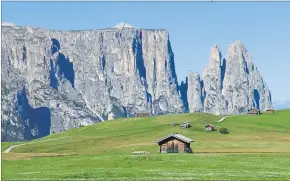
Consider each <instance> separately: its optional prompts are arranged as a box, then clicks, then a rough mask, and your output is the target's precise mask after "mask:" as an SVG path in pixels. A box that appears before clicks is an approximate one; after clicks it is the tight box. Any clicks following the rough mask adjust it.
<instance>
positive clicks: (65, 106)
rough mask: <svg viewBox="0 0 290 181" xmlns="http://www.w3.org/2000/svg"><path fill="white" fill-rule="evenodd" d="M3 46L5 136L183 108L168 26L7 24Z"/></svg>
mask: <svg viewBox="0 0 290 181" xmlns="http://www.w3.org/2000/svg"><path fill="white" fill-rule="evenodd" d="M1 51H2V56H1V62H2V67H1V69H2V80H1V81H2V90H1V91H2V96H1V99H2V110H1V114H2V120H1V122H2V140H23V139H28V140H29V139H33V138H38V137H41V136H43V135H47V134H50V133H53V132H60V131H63V130H68V129H71V128H75V127H79V126H81V125H89V124H92V123H95V122H99V121H103V120H108V119H115V118H119V117H130V116H133V115H134V114H135V113H137V112H148V113H149V114H151V115H158V114H167V113H182V112H184V106H183V103H182V100H181V99H180V97H179V93H178V83H177V76H176V73H175V65H174V54H173V52H172V49H171V44H170V41H169V34H168V32H167V31H166V30H145V29H139V28H135V27H131V26H127V25H126V26H125V25H122V26H116V27H114V28H109V29H103V30H86V31H54V30H48V29H39V28H32V27H19V26H2V50H1ZM41 129H45V131H44V132H43V131H42V130H41Z"/></svg>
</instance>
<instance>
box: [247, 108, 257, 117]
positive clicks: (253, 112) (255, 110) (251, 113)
mask: <svg viewBox="0 0 290 181" xmlns="http://www.w3.org/2000/svg"><path fill="white" fill-rule="evenodd" d="M248 115H254V116H256V115H260V110H259V109H255V108H254V109H250V110H249V111H248Z"/></svg>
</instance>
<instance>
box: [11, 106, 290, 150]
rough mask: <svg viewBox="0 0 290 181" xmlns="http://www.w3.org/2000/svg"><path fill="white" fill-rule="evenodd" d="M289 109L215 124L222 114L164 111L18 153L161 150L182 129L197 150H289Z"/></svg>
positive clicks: (72, 133) (83, 130) (73, 133)
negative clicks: (167, 138)
mask: <svg viewBox="0 0 290 181" xmlns="http://www.w3.org/2000/svg"><path fill="white" fill-rule="evenodd" d="M289 117H290V111H289V110H285V111H276V113H275V114H263V115H260V116H247V115H238V116H233V117H228V118H227V119H226V121H223V122H219V123H216V121H217V120H219V119H220V118H221V116H214V115H210V114H204V113H193V114H181V115H165V116H158V117H146V118H123V119H120V120H114V121H106V122H102V123H97V124H94V125H91V126H86V127H82V128H78V129H72V130H69V131H65V132H62V133H59V134H55V135H51V136H48V137H46V138H45V139H50V138H58V137H67V138H66V139H61V140H54V141H49V142H46V143H44V142H43V143H37V144H31V145H24V146H21V147H19V148H15V150H13V152H19V153H30V152H36V153H78V154H79V153H80V154H91V153H94V154H131V152H132V151H136V150H147V151H150V152H152V153H156V152H158V146H157V144H156V143H154V141H155V140H157V139H159V138H161V137H164V136H166V135H168V134H170V133H181V134H183V135H185V136H188V137H190V138H193V139H194V140H195V142H194V143H192V148H193V151H195V152H236V153H239V152H287V150H290V145H289V144H287V143H288V142H289V141H290V136H289V130H290V124H289V120H288V119H289ZM184 121H190V122H191V123H192V127H191V128H189V129H180V128H179V126H171V124H172V123H181V122H184ZM208 123H212V124H214V125H216V126H217V128H220V127H227V128H228V129H229V131H230V134H228V135H222V134H220V133H219V132H218V131H217V132H205V130H204V126H205V124H208Z"/></svg>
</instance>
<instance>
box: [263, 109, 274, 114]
mask: <svg viewBox="0 0 290 181" xmlns="http://www.w3.org/2000/svg"><path fill="white" fill-rule="evenodd" d="M265 113H267V114H274V110H273V109H267V110H266V111H265Z"/></svg>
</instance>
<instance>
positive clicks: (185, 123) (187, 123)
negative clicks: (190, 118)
mask: <svg viewBox="0 0 290 181" xmlns="http://www.w3.org/2000/svg"><path fill="white" fill-rule="evenodd" d="M189 124H190V122H184V123H180V125H189Z"/></svg>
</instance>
